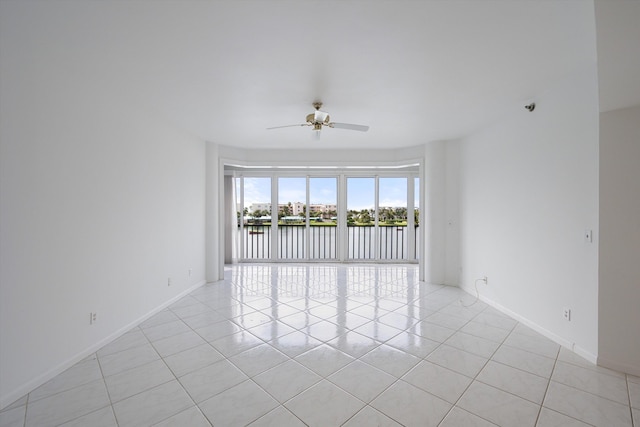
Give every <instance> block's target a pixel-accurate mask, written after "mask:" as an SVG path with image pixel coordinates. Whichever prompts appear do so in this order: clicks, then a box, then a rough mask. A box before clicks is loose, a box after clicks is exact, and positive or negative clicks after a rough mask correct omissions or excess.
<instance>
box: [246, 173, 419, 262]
mask: <svg viewBox="0 0 640 427" xmlns="http://www.w3.org/2000/svg"><path fill="white" fill-rule="evenodd" d="M262 175H264V176H239V177H237V178H236V179H235V183H236V186H235V193H236V197H237V198H236V211H237V216H238V224H237V226H238V231H237V237H238V238H237V239H235V241H236V242H239V245H236V246H239V248H238V249H239V250H238V251H237V252H236V256H235V257H234V258H235V259H239V260H241V261H252V260H254V261H266V260H270V261H327V260H335V261H391V262H407V261H409V262H410V261H415V260H417V258H418V256H419V251H418V246H419V233H418V232H417V230H418V228H417V227H418V221H419V210H418V206H419V200H420V196H419V179H418V178H417V177H416V176H415V175H411V174H399V173H395V174H393V175H392V174H388V175H382V174H380V175H373V176H371V175H370V176H367V175H364V174H360V175H356V174H348V173H338V174H336V175H334V176H326V175H318V176H314V175H307V176H299V175H298V176H296V175H284V174H278V173H275V172H274V173H269V174H266V173H263V174H262ZM266 175H268V176H266Z"/></svg>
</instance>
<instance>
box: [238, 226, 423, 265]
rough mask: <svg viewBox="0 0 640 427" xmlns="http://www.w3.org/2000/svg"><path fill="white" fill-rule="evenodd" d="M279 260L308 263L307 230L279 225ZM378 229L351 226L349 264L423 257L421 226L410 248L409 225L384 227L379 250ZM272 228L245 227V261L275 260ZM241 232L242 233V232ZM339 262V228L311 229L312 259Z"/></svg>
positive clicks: (380, 229)
mask: <svg viewBox="0 0 640 427" xmlns="http://www.w3.org/2000/svg"><path fill="white" fill-rule="evenodd" d="M277 230H278V232H277V238H278V241H279V245H278V248H279V249H278V259H300V260H302V259H307V256H306V254H305V251H306V244H305V239H306V227H305V225H304V224H301V225H278V228H277ZM375 230H376V228H375V227H374V226H373V225H348V226H347V242H348V246H347V248H348V249H347V255H346V258H347V259H349V260H373V259H381V260H415V259H418V257H419V251H418V247H419V244H418V238H419V233H418V226H415V227H414V229H413V233H414V239H413V242H414V243H415V244H414V245H413V247H409V246H410V245H409V236H408V234H407V233H408V227H407V226H406V225H401V226H398V225H380V226H379V227H378V230H379V231H378V233H379V241H378V246H377V248H376V239H375ZM271 231H272V230H271V225H269V224H267V225H246V226H245V227H243V232H242V240H243V247H244V250H243V259H249V260H258V259H270V258H271V236H272V232H271ZM239 232H240V231H239ZM337 258H338V236H337V227H336V226H335V225H321V226H320V225H311V226H310V227H309V256H308V259H312V260H317V259H323V260H335V259H337Z"/></svg>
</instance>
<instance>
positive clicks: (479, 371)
mask: <svg viewBox="0 0 640 427" xmlns="http://www.w3.org/2000/svg"><path fill="white" fill-rule="evenodd" d="M487 307H489V306H488V305H487ZM487 307H485V309H484V310H482V311H481V312H480V313H478V314H477V315H476V316H474V317H473V319H475V318H476V317H478V316H479V315H480V314H481V313H483V312H484V311H485V310H486V309H487ZM473 319H471V320H469V322H471V321H472V320H473ZM469 322H467V323H469ZM467 323H465V325H466V324H467ZM517 324H518V323H516V324H515V325H514V326H513V327H512V328H511V329H510V330H509V334H507V335H506V336H505V337H504V339H503V340H502V342H501V343H500V345H499V346H498V347H497V348H496V349H495V350H494V351H493V353H491V356H489V357H488V358H487V361H486V362H485V364H484V365H482V368H480V370H478V373H477V374H476V375H475V376H474V377H473V378H472V379H471V382H470V383H469V385H468V386H467V387H466V388H465V389H464V391H463V392H462V393H460V396H459V397H458V399H456V401H455V402H454V403H453V405H452V406H451V408H449V411H448V412H447V413H446V414H445V416H444V418H442V420H440V422H439V423H438V425H440V424H442V423H443V422H444V420H446V419H447V417H448V416H449V414H450V413H451V412H452V411H453V409H454V408H460V409H462V410H464V411H467V410H466V409H464V408H462V407H459V406H458V402H460V399H462V397H463V396H464V395H465V393H466V392H467V391H468V390H469V388H470V387H471V385H472V384H473V383H474V382H475V381H478V380H477V378H478V375H480V373H481V372H482V371H483V370H484V368H485V367H486V366H487V365H488V364H489V362H490V361H491V360H492V359H491V358H492V357H493V356H494V355H495V354H496V353H497V352H498V350H499V349H500V347H502V346H503V345H504V342H505V341H506V340H507V339H508V338H509V336H510V335H511V334H512V333H513V331H514V330H515V328H516V326H517ZM462 327H464V326H462ZM461 329H462V328H461ZM458 331H459V330H458ZM458 331H456V332H458ZM447 339H448V338H447ZM442 344H444V343H442ZM434 351H435V350H434ZM462 351H464V350H462ZM432 363H433V362H432ZM436 364H437V363H436ZM438 366H440V365H438ZM441 367H442V368H445V367H444V366H441ZM445 369H448V368H445ZM462 375H464V374H462ZM465 376H466V375H465ZM467 378H469V377H467ZM480 382H482V381H480ZM483 384H484V383H483ZM490 387H493V386H490ZM498 390H501V391H504V392H506V393H508V392H507V391H506V390H502V389H498ZM517 397H520V396H517ZM467 412H469V413H470V414H473V415H475V416H476V417H478V418H480V419H483V420H485V421H487V422H489V423H491V424H495V423H494V422H492V421H489V420H487V419H486V418H484V417H481V416H480V415H478V414H475V413H473V412H471V411H467Z"/></svg>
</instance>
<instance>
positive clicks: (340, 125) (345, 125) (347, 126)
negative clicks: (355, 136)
mask: <svg viewBox="0 0 640 427" xmlns="http://www.w3.org/2000/svg"><path fill="white" fill-rule="evenodd" d="M329 127H332V128H335V129H349V130H357V131H360V132H366V131H368V130H369V126H364V125H354V124H351V123H329Z"/></svg>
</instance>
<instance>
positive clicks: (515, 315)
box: [459, 286, 598, 365]
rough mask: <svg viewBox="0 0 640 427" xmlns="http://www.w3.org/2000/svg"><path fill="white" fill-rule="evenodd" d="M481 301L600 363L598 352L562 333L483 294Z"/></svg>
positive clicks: (470, 292) (568, 348)
mask: <svg viewBox="0 0 640 427" xmlns="http://www.w3.org/2000/svg"><path fill="white" fill-rule="evenodd" d="M459 287H460V289H462V290H463V291H465V292H466V293H468V294H470V295H473V296H475V289H468V288H466V287H463V286H459ZM480 301H482V302H485V303H487V304H489V305H490V306H491V307H493V308H495V309H496V310H498V311H500V312H502V313H504V314H506V315H507V316H509V317H512V318H514V319H515V320H517V321H518V322H520V323H522V324H523V325H525V326H528V327H529V328H531V329H533V330H534V331H536V332H538V333H539V334H540V335H543V336H545V337H547V338H549V339H550V340H552V341H554V342H556V343H558V344H560V345H561V346H563V347H565V348H566V349H567V350H571V351H573V352H574V353H576V354H577V355H578V356H580V357H582V358H583V359H586V360H588V361H589V362H591V363H593V364H594V365H596V364H598V356H597V355H596V354H593V353H591V352H589V351H587V350H585V349H584V348H582V347H580V346H577V345H576V344H575V343H574V342H571V341H569V340H567V339H566V338H563V337H561V336H560V335H557V334H555V333H553V332H551V331H549V330H548V329H545V328H543V327H542V326H540V325H538V324H537V323H535V322H532V321H531V320H529V319H527V318H526V317H523V316H521V315H520V314H518V313H516V312H514V311H511V310H510V309H508V308H506V307H504V306H502V305H501V304H498V303H497V302H495V301H493V300H491V299H489V298H487V297H485V296H483V295H480Z"/></svg>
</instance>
